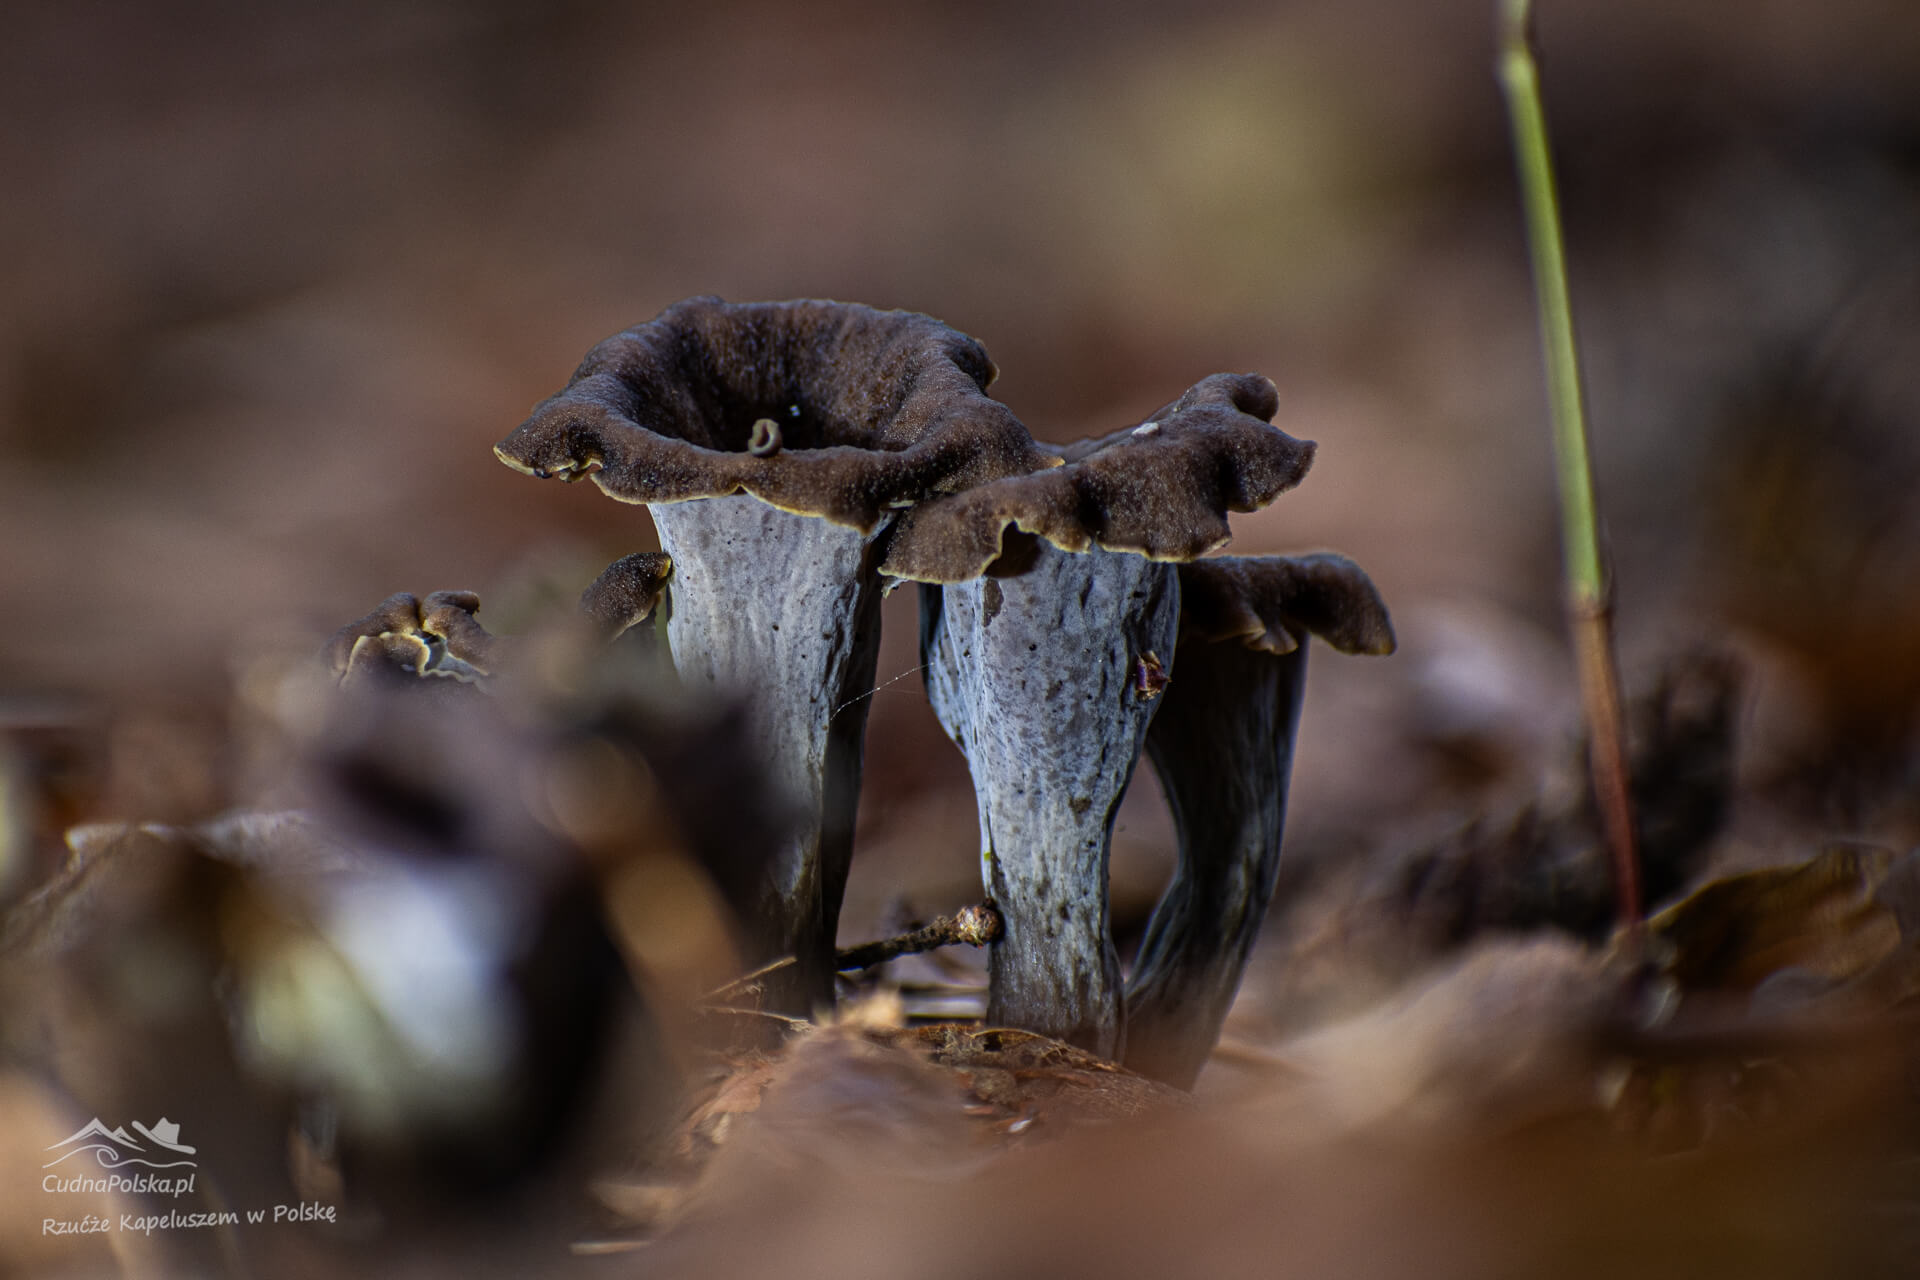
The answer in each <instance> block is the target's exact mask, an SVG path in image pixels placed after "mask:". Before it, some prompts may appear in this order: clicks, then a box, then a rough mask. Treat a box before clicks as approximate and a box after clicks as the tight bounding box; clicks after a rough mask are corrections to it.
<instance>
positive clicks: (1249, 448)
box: [881, 373, 1314, 582]
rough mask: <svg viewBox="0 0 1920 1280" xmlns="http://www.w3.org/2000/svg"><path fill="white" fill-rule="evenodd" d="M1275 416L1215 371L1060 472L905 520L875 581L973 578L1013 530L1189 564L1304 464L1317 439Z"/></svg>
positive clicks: (1066, 544)
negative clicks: (1293, 432) (1291, 431)
mask: <svg viewBox="0 0 1920 1280" xmlns="http://www.w3.org/2000/svg"><path fill="white" fill-rule="evenodd" d="M1278 407H1279V397H1278V395H1277V393H1276V392H1275V390H1274V386H1273V383H1272V382H1270V381H1269V380H1267V379H1266V378H1263V377H1260V376H1259V375H1257V374H1226V373H1220V374H1215V375H1213V376H1212V377H1210V378H1206V379H1204V380H1202V381H1201V382H1199V383H1197V384H1195V385H1194V386H1193V387H1192V388H1191V389H1190V390H1188V391H1187V393H1186V394H1185V395H1183V396H1181V397H1180V398H1179V399H1178V400H1176V401H1174V402H1173V403H1172V404H1170V405H1166V406H1164V407H1162V408H1161V409H1160V410H1158V411H1157V412H1155V413H1154V414H1152V415H1150V418H1149V420H1148V421H1147V422H1145V423H1143V424H1141V425H1140V426H1135V427H1128V428H1125V429H1123V430H1120V431H1116V432H1114V433H1112V434H1111V435H1107V436H1102V437H1100V438H1098V439H1095V440H1089V441H1083V442H1082V443H1080V444H1078V445H1074V446H1072V447H1070V448H1068V449H1067V450H1066V451H1065V452H1064V454H1063V457H1062V461H1063V463H1064V465H1062V466H1060V467H1058V468H1055V469H1051V470H1047V471H1040V472H1034V473H1021V474H1015V475H1010V476H1008V477H1006V478H1004V479H1000V480H996V481H993V482H991V483H987V484H983V485H979V486H976V487H974V488H971V489H968V490H967V491H965V492H963V493H959V494H956V495H954V496H952V497H948V498H942V499H939V500H937V501H934V502H929V503H926V504H923V505H921V506H919V507H916V508H915V509H913V510H912V511H909V512H906V513H905V514H903V515H902V517H901V521H900V526H899V529H898V531H897V532H896V534H895V536H894V541H893V545H892V547H891V549H890V550H889V552H888V554H887V559H886V561H885V563H884V564H882V566H881V572H883V573H886V574H888V575H890V576H892V577H896V578H906V579H911V580H913V581H918V582H964V581H967V580H968V579H970V578H977V577H979V576H980V575H981V574H983V573H987V572H991V571H993V570H994V569H995V568H996V567H998V562H999V561H1001V559H1002V557H1003V556H1006V555H1009V554H1010V553H1012V552H1013V551H1014V550H1015V548H1014V547H1013V545H1012V544H1011V543H1009V541H1008V531H1009V530H1014V529H1017V530H1019V531H1020V532H1022V533H1026V534H1032V535H1037V536H1038V537H1041V538H1044V539H1046V541H1048V542H1050V543H1052V544H1053V545H1054V546H1056V547H1059V548H1060V549H1061V550H1063V551H1086V550H1088V549H1090V548H1092V547H1100V548H1102V549H1104V550H1107V551H1125V552H1133V553H1136V554H1139V555H1144V556H1146V557H1148V558H1149V559H1152V560H1191V559H1194V558H1195V557H1197V556H1200V555H1203V554H1205V553H1206V552H1208V551H1211V550H1213V549H1214V548H1216V547H1219V546H1221V545H1222V544H1224V543H1225V542H1226V541H1227V539H1228V537H1229V530H1228V528H1227V513H1228V512H1230V511H1255V510H1258V509H1259V508H1261V507H1264V506H1266V505H1267V504H1268V503H1269V502H1272V501H1273V500H1274V498H1276V497H1278V496H1279V495H1280V494H1281V493H1283V492H1285V491H1286V490H1288V489H1290V488H1292V487H1293V486H1294V485H1296V484H1298V483H1299V482H1300V480H1301V478H1302V477H1303V476H1305V475H1306V473H1307V468H1308V467H1309V466H1310V465H1312V462H1313V452H1314V444H1313V442H1312V441H1310V440H1296V439H1294V438H1293V437H1292V436H1290V435H1288V434H1287V433H1286V432H1284V431H1282V430H1280V429H1279V428H1278V427H1276V426H1274V425H1273V424H1272V422H1271V419H1272V417H1273V415H1274V413H1275V411H1276V410H1277V409H1278Z"/></svg>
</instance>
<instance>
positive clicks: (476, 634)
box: [324, 591, 500, 685]
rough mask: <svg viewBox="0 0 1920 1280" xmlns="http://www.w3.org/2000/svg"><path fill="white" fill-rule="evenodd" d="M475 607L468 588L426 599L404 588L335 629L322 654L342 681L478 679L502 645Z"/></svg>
mask: <svg viewBox="0 0 1920 1280" xmlns="http://www.w3.org/2000/svg"><path fill="white" fill-rule="evenodd" d="M479 611H480V597H479V596H477V595H475V594H474V593H473V592H471V591H436V592H434V593H433V594H432V595H430V596H428V597H427V598H426V600H425V601H421V600H418V599H416V598H415V597H413V596H412V595H409V594H408V593H406V592H404V591H402V592H399V593H397V594H395V595H390V596H388V597H387V598H386V599H385V600H382V601H381V602H380V603H379V604H378V605H377V606H375V607H374V610H373V612H372V613H369V614H368V615H367V616H366V617H364V618H361V619H359V620H357V621H354V622H349V623H348V624H347V625H346V626H344V627H342V628H340V629H339V630H338V631H336V632H334V633H333V638H332V639H330V640H329V641H327V646H326V650H325V653H324V659H325V661H326V663H327V666H328V669H329V670H331V671H332V672H333V674H334V676H335V678H336V679H338V680H339V681H340V683H341V684H343V685H356V684H360V683H363V682H365V681H369V680H380V679H385V678H388V677H390V676H392V675H394V674H398V673H402V672H404V673H406V674H409V675H414V676H420V677H429V676H439V677H443V678H450V679H453V680H458V681H460V682H461V683H463V684H473V683H477V682H479V681H481V680H483V679H484V678H485V677H487V676H489V675H491V674H493V672H494V670H495V667H496V664H497V662H498V659H499V644H500V642H499V641H498V640H496V639H495V638H494V637H493V636H490V635H488V634H487V632H486V629H485V628H484V627H482V626H481V625H480V623H479V622H478V621H477V620H476V619H475V618H474V616H473V615H474V614H476V613H478V612H479Z"/></svg>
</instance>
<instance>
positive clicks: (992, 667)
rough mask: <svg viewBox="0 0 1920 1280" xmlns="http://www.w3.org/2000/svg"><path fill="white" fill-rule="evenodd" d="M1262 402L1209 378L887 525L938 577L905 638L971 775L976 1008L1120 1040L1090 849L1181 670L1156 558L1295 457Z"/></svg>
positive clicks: (1209, 534) (1181, 549)
mask: <svg viewBox="0 0 1920 1280" xmlns="http://www.w3.org/2000/svg"><path fill="white" fill-rule="evenodd" d="M1276 407H1277V397H1276V396H1275V393H1274V389H1273V384H1272V383H1270V382H1268V381H1267V380H1266V379H1264V378H1260V377H1256V376H1251V375H1248V376H1234V375H1226V374H1222V375H1217V376H1215V377H1212V378H1208V379H1207V380H1206V381H1204V382H1202V383H1200V384H1199V385H1198V386H1196V387H1194V388H1193V389H1192V390H1190V391H1189V392H1188V393H1187V394H1186V395H1184V396H1182V397H1181V398H1180V399H1179V400H1178V401H1176V402H1175V403H1173V404H1171V405H1168V406H1166V407H1164V408H1162V409H1161V410H1160V411H1159V412H1158V413H1156V414H1154V415H1153V416H1152V418H1151V419H1150V420H1149V423H1148V424H1145V425H1143V426H1140V427H1134V428H1131V429H1128V430H1126V431H1121V432H1116V433H1114V434H1113V435H1110V436H1106V437H1104V438H1102V439H1099V440H1095V441H1091V442H1088V443H1087V444H1084V445H1080V446H1076V447H1074V448H1071V449H1069V450H1067V451H1066V454H1065V458H1066V461H1065V465H1063V466H1061V467H1059V468H1058V469H1055V470H1051V471H1046V472H1040V473H1037V474H1032V475H1023V476H1015V477H1011V478H1009V479H1005V480H1001V481H997V482H994V483H991V484H987V485H983V486H980V487H978V488H975V489H971V490H968V491H967V492H965V493H962V494H959V495H957V496H956V497H953V498H948V499H943V500H941V501H939V502H934V503H928V504H926V505H924V506H921V507H918V508H916V509H915V510H914V511H912V512H909V513H908V515H907V517H906V518H905V520H903V526H904V527H903V528H902V529H901V530H900V532H899V533H898V534H897V535H896V537H895V539H894V543H893V546H892V549H891V550H890V552H889V554H888V559H887V565H886V569H887V572H889V573H895V574H898V575H900V576H903V577H912V578H918V579H920V580H921V581H922V582H925V583H929V584H944V585H938V586H935V585H928V586H923V588H922V591H921V656H922V661H923V662H924V663H925V665H926V669H927V690H928V696H929V697H930V698H931V700H932V702H933V706H934V710H935V711H936V712H937V713H938V715H939V716H940V720H941V723H942V724H943V725H944V726H945V727H946V730H947V732H948V734H949V735H950V736H951V737H952V738H953V740H954V741H955V742H956V743H958V744H959V746H960V749H961V750H962V751H963V752H964V753H965V754H966V757H967V764H968V767H969V768H970V769H971V770H972V773H973V779H974V789H975V795H976V799H977V802H978V805H979V815H980V849H981V864H982V865H981V871H982V878H983V879H984V881H985V884H986V891H987V896H988V898H989V899H990V900H991V901H993V902H994V903H995V905H996V906H997V907H998V908H999V910H1000V912H1001V915H1002V916H1003V918H1004V919H1005V922H1006V936H1005V938H1004V939H1003V940H1002V941H1000V942H998V943H996V944H995V945H994V948H993V952H992V958H991V961H990V970H991V979H990V982H991V986H990V991H989V995H988V1008H987V1017H988V1019H989V1020H990V1021H992V1022H995V1023H1001V1024H1008V1025H1013V1026H1018V1027H1024V1028H1027V1029H1029V1030H1034V1031H1040V1032H1043V1033H1045V1034H1048V1035H1051V1036H1055V1037H1057V1038H1060V1039H1064V1040H1068V1041H1071V1042H1073V1043H1075V1044H1079V1045H1081V1046H1083V1047H1085V1048H1088V1049H1091V1050H1093V1051H1094V1052H1096V1053H1100V1054H1104V1055H1107V1056H1109V1057H1113V1056H1117V1055H1118V1054H1119V1053H1120V1052H1121V1049H1122V1046H1123V1045H1124V1043H1125V1039H1126V1030H1125V1025H1124V1015H1125V1010H1124V1007H1123V1002H1122V998H1121V987H1120V966H1119V962H1118V959H1117V957H1116V955H1115V952H1114V948H1113V941H1112V936H1111V930H1110V928H1109V922H1108V914H1107V861H1108V853H1109V848H1110V842H1111V836H1112V828H1113V817H1114V812H1115V810H1116V809H1117V808H1118V807H1119V804H1120V799H1121V797H1122V796H1123V795H1124V794H1125V792H1126V788H1127V783H1128V781H1129V780H1130V779H1131V778H1132V775H1133V769H1134V765H1135V764H1136V763H1137V761H1138V759H1139V756H1140V748H1141V744H1142V741H1143V740H1144V739H1145V738H1146V736H1147V732H1148V724H1149V723H1150V722H1151V721H1152V719H1153V717H1154V713H1155V712H1156V710H1158V708H1159V706H1160V704H1161V703H1162V702H1163V701H1164V700H1165V696H1164V692H1163V691H1166V690H1168V689H1177V688H1178V687H1179V672H1178V670H1177V669H1176V662H1175V652H1174V645H1175V640H1176V631H1177V627H1178V622H1179V617H1180V581H1179V576H1178V573H1177V571H1176V568H1175V565H1174V564H1173V563H1170V562H1173V561H1179V560H1183V559H1187V558H1190V557H1193V556H1197V555H1199V554H1201V553H1202V552H1204V551H1206V550H1208V549H1209V548H1212V547H1215V546H1218V545H1219V544H1220V543H1221V542H1223V541H1225V539H1226V537H1227V525H1226V513H1227V512H1228V511H1230V510H1234V511H1244V510H1252V509H1254V508H1257V507H1259V506H1261V505H1264V504H1265V503H1267V502H1270V501H1272V499H1273V498H1274V497H1275V496H1277V495H1278V494H1279V493H1280V492H1281V491H1282V490H1284V489H1286V488H1289V487H1290V486H1292V485H1293V484H1295V483H1297V482H1298V481H1299V479H1300V477H1301V476H1302V475H1303V474H1304V473H1305V471H1306V469H1307V467H1308V465H1309V464H1310V462H1311V460H1312V456H1313V446H1312V445H1311V444H1310V443H1308V442H1305V441H1299V440H1295V439H1293V438H1292V437H1291V436H1288V435H1287V434H1285V433H1284V432H1282V431H1280V430H1279V429H1278V428H1276V427H1274V426H1272V425H1271V423H1269V422H1268V419H1269V418H1271V417H1272V415H1273V413H1274V410H1275V409H1276ZM1148 425H1150V426H1152V428H1153V429H1152V430H1148V429H1146V428H1147V426H1148ZM1169 681H1171V684H1170V683H1169Z"/></svg>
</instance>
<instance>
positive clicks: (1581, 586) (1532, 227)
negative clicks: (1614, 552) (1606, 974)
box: [1500, 0, 1640, 928]
mask: <svg viewBox="0 0 1920 1280" xmlns="http://www.w3.org/2000/svg"><path fill="white" fill-rule="evenodd" d="M1500 5H1501V22H1500V83H1501V85H1502V87H1503V88H1504V89H1505V91H1506V97H1507V110H1508V113H1509V115H1510V116H1511V117H1512V121H1513V146H1514V152H1515V155H1516V158H1517V160H1518V162H1519V167H1520V194H1521V201H1522V204H1523V205H1524V207H1525V209H1526V218H1527V242H1528V244H1529V246H1530V247H1531V249H1532V253H1533V279H1534V287H1535V289H1536V290H1537V291H1538V295H1539V307H1540V341H1541V345H1542V346H1543V348H1544V349H1545V355H1546V365H1547V390H1548V399H1549V403H1550V406H1551V409H1552V419H1553V445H1554V450H1553V451H1554V459H1555V464H1556V470H1557V474H1558V477H1559V488H1560V517H1561V540H1562V543H1563V549H1564V551H1565V555H1566V577H1567V619H1568V624H1569V626H1570V627H1571V629H1572V632H1573V647H1574V658H1575V664H1576V669H1577V672H1578V676H1579V681H1580V701H1581V706H1582V708H1583V710H1584V712H1585V715H1586V720H1587V731H1588V738H1589V745H1588V762H1589V764H1590V765H1591V767H1592V770H1593V789H1594V799H1595V801H1596V803H1597V804H1598V806H1599V811H1600V834H1601V836H1602V837H1603V838H1604V840H1605V841H1606V845H1607V850H1608V853H1609V854H1610V856H1611V859H1612V863H1613V877H1614V896H1615V899H1616V907H1617V909H1618V914H1619V920H1620V923H1621V924H1622V925H1623V926H1625V927H1627V928H1637V927H1639V924H1640V860H1639V856H1638V854H1637V853H1636V852H1635V850H1634V824H1633V796H1632V792H1631V789H1630V787H1629V785H1628V773H1627V755H1626V734H1625V732H1624V731H1623V730H1622V728H1621V710H1620V680H1619V675H1618V673H1617V670H1616V668H1615V666H1614V657H1613V606H1612V592H1611V584H1610V583H1609V582H1608V581H1607V574H1606V568H1605V566H1604V564H1603V563H1602V560H1601V554H1600V532H1599V520H1598V517H1597V515H1596V510H1595V504H1594V497H1593V470H1592V462H1591V460H1590V453H1589V450H1588V446H1587V419H1586V406H1585V403H1584V399H1583V393H1582V389H1581V384H1580V357H1579V353H1578V351H1577V349H1576V347H1575V345H1574V339H1573V305H1572V303H1571V301H1570V300H1569V297H1568V292H1567V265H1566V255H1565V251H1564V250H1563V248H1562V246H1561V240H1560V206H1559V197H1558V195H1557V194H1556V193H1555V189H1554V179H1553V156H1552V153H1551V151H1550V150H1549V148H1548V145H1547V116H1546V109H1545V108H1544V107H1543V106H1542V105H1541V101H1540V71H1539V68H1538V66H1537V65H1536V64H1535V62H1534V56H1533V22H1532V17H1533V15H1532V0H1500Z"/></svg>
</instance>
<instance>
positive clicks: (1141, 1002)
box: [1126, 640, 1307, 1089]
mask: <svg viewBox="0 0 1920 1280" xmlns="http://www.w3.org/2000/svg"><path fill="white" fill-rule="evenodd" d="M1306 675H1307V647H1306V646H1305V645H1304V644H1303V645H1301V646H1300V647H1299V648H1297V649H1295V650H1294V651H1293V652H1292V653H1288V654H1272V653H1263V652H1259V651H1256V650H1252V649H1248V648H1246V647H1245V646H1244V645H1242V644H1241V643H1239V642H1238V641H1234V640H1228V641H1214V642H1205V641H1202V642H1198V643H1195V642H1191V641H1190V642H1188V643H1187V644H1184V645H1182V647H1181V649H1180V678H1179V679H1178V680H1176V681H1173V682H1172V684H1171V685H1170V686H1169V687H1168V689H1167V693H1166V697H1165V698H1163V699H1162V706H1161V707H1160V711H1159V714H1158V715H1157V716H1155V717H1154V721H1153V726H1152V727H1151V728H1150V729H1149V730H1148V732H1147V756H1148V758H1149V759H1150V760H1152V762H1153V766H1154V770H1155V772H1157V773H1158V774H1159V777H1160V785H1161V787H1162V789H1163V790H1164V791H1165V793H1166V797H1167V807H1168V809H1170V810H1171V811H1172V813H1173V821H1174V826H1175V829H1176V830H1177V831H1178V833H1179V839H1180V861H1179V864H1178V866H1177V867H1176V869H1175V871H1174V876H1173V881H1172V883H1171V884H1170V885H1168V887H1167V891H1166V894H1165V895H1164V896H1163V897H1162V898H1161V899H1160V902H1159V905H1158V906H1156V907H1155V908H1154V912H1153V917H1152V919H1151V920H1149V921H1148V923H1147V932H1146V936H1145V938H1144V939H1143V940H1142V941H1141V944H1140V952H1139V955H1138V957H1137V958H1136V960H1135V962H1134V970H1133V975H1132V979H1131V980H1130V981H1129V983H1128V985H1127V1026H1128V1036H1127V1051H1126V1064H1127V1065H1128V1066H1129V1067H1132V1068H1133V1069H1134V1070H1135V1071H1138V1072H1140V1073H1141V1074H1142V1075H1147V1076H1151V1077H1153V1078H1154V1079H1156V1080H1163V1081H1165V1082H1166V1083H1168V1084H1172V1085H1177V1086H1179V1087H1180V1088H1183V1089H1185V1088H1189V1087H1191V1086H1192V1084H1193V1082H1194V1079H1195V1078H1196V1077H1197V1076H1198V1075H1199V1074H1200V1068H1201V1067H1202V1066H1203V1065H1205V1063H1206V1060H1207V1056H1208V1055H1209V1054H1210V1053H1212V1051H1213V1046H1214V1043H1215V1042H1216V1041H1217V1040H1218V1039H1219V1038H1220V1027H1221V1024H1222V1023H1223V1022H1225V1021H1226V1017H1227V1010H1228V1008H1229V1007H1230V1006H1231V1005H1232V1004H1233V998H1234V994H1235V992H1237V991H1238V990H1239V987H1240V978H1241V975H1242V974H1243V973H1244V972H1245V971H1246V967H1247V957H1248V956H1249V955H1250V954H1251V953H1252V951H1253V944H1254V941H1255V940H1256V939H1257V938H1258V937H1259V935H1260V926H1261V924H1262V922H1263V921H1264V920H1265V919H1266V914H1267V904H1268V903H1269V902H1270V901H1271V900H1272V898H1273V889H1274V883H1275V880H1276V878H1277V876H1278V874H1279V869H1280V837H1281V833H1282V830H1283V829H1284V827H1285V825H1286V816H1287V780H1288V776H1289V774H1290V773H1291V771H1292V768H1293V743H1294V734H1295V730H1296V729H1297V728H1298V726H1299V722H1300V704H1301V697H1302V694H1303V692H1304V690H1305V687H1306Z"/></svg>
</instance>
